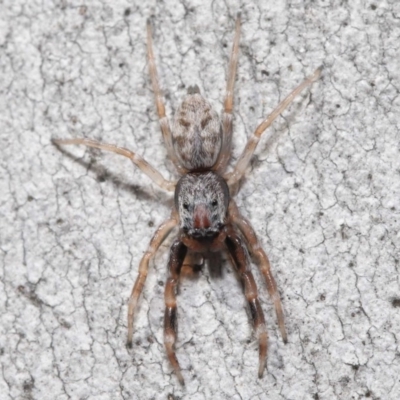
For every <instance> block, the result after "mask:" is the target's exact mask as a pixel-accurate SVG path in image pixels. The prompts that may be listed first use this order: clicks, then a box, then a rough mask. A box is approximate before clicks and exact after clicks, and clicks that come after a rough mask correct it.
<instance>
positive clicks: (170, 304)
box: [164, 239, 187, 385]
mask: <svg viewBox="0 0 400 400" xmlns="http://www.w3.org/2000/svg"><path fill="white" fill-rule="evenodd" d="M186 253H187V247H186V246H185V245H184V244H183V243H182V242H181V240H179V239H177V240H175V242H174V243H173V244H172V246H171V251H170V255H169V261H168V266H169V278H168V280H167V284H166V285H165V292H164V299H165V314H164V345H165V349H166V351H167V356H168V359H169V361H170V363H171V365H172V367H173V369H174V371H175V373H176V376H177V377H178V380H179V382H180V383H181V384H182V385H184V384H185V381H184V379H183V376H182V372H181V367H180V366H179V362H178V359H177V358H176V354H175V341H176V326H177V324H176V320H177V316H176V291H177V287H178V282H179V275H180V272H181V268H182V264H183V261H184V259H185V257H186Z"/></svg>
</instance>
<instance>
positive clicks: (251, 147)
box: [225, 66, 322, 187]
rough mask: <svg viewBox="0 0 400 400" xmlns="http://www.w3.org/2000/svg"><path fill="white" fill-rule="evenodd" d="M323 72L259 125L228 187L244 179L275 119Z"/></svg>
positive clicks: (319, 72)
mask: <svg viewBox="0 0 400 400" xmlns="http://www.w3.org/2000/svg"><path fill="white" fill-rule="evenodd" d="M321 71H322V66H321V67H319V68H317V69H316V70H315V71H314V73H313V74H312V75H311V76H309V77H308V78H307V79H305V80H304V81H303V82H302V83H301V84H300V85H299V86H298V87H297V88H296V89H294V90H293V91H292V92H291V93H290V94H289V95H288V96H287V97H286V98H285V99H284V100H282V101H281V102H280V103H279V104H278V106H277V107H276V108H275V110H273V111H272V113H271V114H270V115H269V116H268V117H267V118H266V119H265V120H264V121H263V122H261V124H260V125H258V127H257V129H256V130H255V131H254V133H253V135H252V136H251V137H250V138H249V140H248V141H247V144H246V147H245V148H244V150H243V152H242V154H241V155H240V157H239V159H238V162H237V163H236V166H235V169H234V170H233V171H232V172H231V173H229V174H226V176H225V179H227V181H228V185H229V186H230V187H231V186H232V185H234V184H235V183H236V182H238V181H239V180H240V179H241V178H242V176H243V174H244V172H245V170H246V168H247V166H248V165H249V162H250V159H251V157H252V156H253V154H254V151H255V149H256V147H257V144H258V142H259V140H260V136H261V135H262V134H263V133H264V132H265V130H266V129H267V128H268V127H269V126H270V125H271V124H272V123H273V122H274V121H275V119H276V118H277V117H278V116H279V115H280V114H282V112H283V111H284V110H285V109H286V108H287V107H288V106H289V104H290V103H291V102H292V101H293V100H294V99H295V97H296V96H297V95H299V94H300V93H301V92H302V91H303V90H304V89H305V88H306V87H308V86H310V85H312V84H313V83H314V82H315V81H316V80H317V79H318V78H319V77H320V76H321Z"/></svg>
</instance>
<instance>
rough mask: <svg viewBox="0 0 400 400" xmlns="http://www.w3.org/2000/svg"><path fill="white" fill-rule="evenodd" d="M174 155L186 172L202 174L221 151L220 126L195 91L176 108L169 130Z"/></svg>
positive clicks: (214, 161) (214, 113)
mask: <svg viewBox="0 0 400 400" xmlns="http://www.w3.org/2000/svg"><path fill="white" fill-rule="evenodd" d="M172 136H173V141H174V148H175V151H176V155H177V157H178V159H179V161H180V162H181V163H182V165H183V166H184V167H185V168H186V169H187V170H189V171H198V170H206V169H210V168H212V167H213V165H214V164H215V163H216V161H217V158H218V156H219V153H220V150H221V125H220V121H219V118H218V114H217V113H216V112H215V111H214V110H213V109H212V107H211V104H210V103H209V102H208V101H207V100H206V99H205V98H204V97H203V96H202V95H201V94H200V93H199V92H198V88H197V87H196V90H194V89H191V92H189V94H188V95H187V96H186V97H185V98H184V99H183V101H182V103H181V105H180V106H179V107H178V109H177V111H176V113H175V118H174V125H173V130H172Z"/></svg>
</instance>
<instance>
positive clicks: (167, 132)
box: [147, 19, 187, 175]
mask: <svg viewBox="0 0 400 400" xmlns="http://www.w3.org/2000/svg"><path fill="white" fill-rule="evenodd" d="M147 58H148V61H149V73H150V79H151V84H152V86H153V92H154V97H155V101H156V108H157V115H158V118H159V120H160V127H161V132H162V135H163V138H164V142H165V146H166V147H167V152H168V155H169V157H170V158H171V160H172V162H173V163H174V165H175V167H176V169H177V170H178V172H179V173H180V174H181V175H183V174H185V173H186V172H187V171H186V169H185V168H184V167H183V166H182V165H181V163H180V162H179V160H178V158H177V157H176V155H175V150H174V146H173V142H172V135H171V129H170V127H169V121H168V118H167V116H166V115H165V105H164V100H163V96H162V94H161V89H160V85H159V83H158V74H157V67H156V61H155V58H154V52H153V39H152V31H151V22H150V20H149V19H148V20H147Z"/></svg>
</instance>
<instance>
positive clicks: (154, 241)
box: [127, 213, 178, 347]
mask: <svg viewBox="0 0 400 400" xmlns="http://www.w3.org/2000/svg"><path fill="white" fill-rule="evenodd" d="M177 223H178V221H177V217H176V213H172V215H171V217H170V218H169V219H167V220H166V221H164V222H163V223H162V224H161V225H160V226H159V227H158V229H157V230H156V232H155V233H154V235H153V237H152V238H151V240H150V244H149V247H148V248H147V250H146V253H144V255H143V257H142V259H141V260H140V264H139V274H138V277H137V278H136V281H135V284H134V285H133V288H132V292H131V295H130V297H129V302H128V340H127V345H128V346H129V347H130V346H132V336H133V313H134V311H135V308H136V305H137V303H138V299H139V296H140V294H141V293H142V290H143V286H144V283H145V281H146V277H147V271H148V269H149V261H150V259H151V258H152V257H153V256H154V254H155V253H156V251H157V250H158V248H159V247H160V245H161V243H162V242H163V241H164V240H165V238H166V237H167V236H168V235H169V233H170V232H171V230H172V229H173V228H174V227H175V226H176V225H177Z"/></svg>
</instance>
